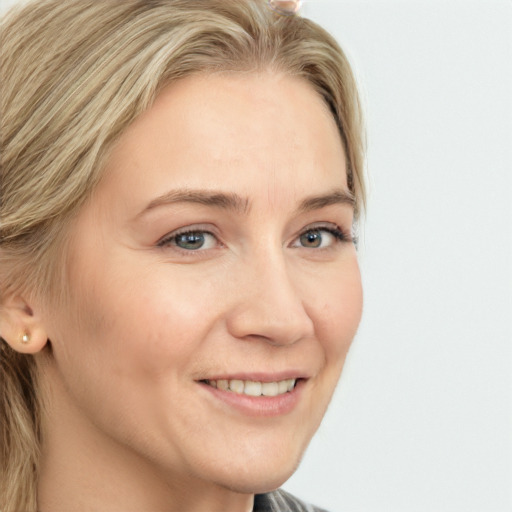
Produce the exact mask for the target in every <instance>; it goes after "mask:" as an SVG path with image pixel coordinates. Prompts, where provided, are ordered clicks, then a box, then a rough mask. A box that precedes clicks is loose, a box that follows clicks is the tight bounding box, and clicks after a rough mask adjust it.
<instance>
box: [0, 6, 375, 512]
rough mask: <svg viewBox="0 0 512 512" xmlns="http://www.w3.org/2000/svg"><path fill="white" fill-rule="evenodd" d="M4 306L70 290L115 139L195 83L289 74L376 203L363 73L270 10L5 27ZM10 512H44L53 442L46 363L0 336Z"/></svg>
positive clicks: (145, 13)
mask: <svg viewBox="0 0 512 512" xmlns="http://www.w3.org/2000/svg"><path fill="white" fill-rule="evenodd" d="M0 30H1V33H0V36H1V43H2V50H1V54H0V66H1V76H2V83H1V91H0V92H1V94H0V98H1V99H0V102H1V103H0V118H1V131H0V137H1V174H0V178H1V182H0V307H1V305H2V301H3V300H5V298H6V297H7V296H9V295H10V294H13V293H15V292H17V291H20V290H25V292H26V293H29V294H34V295H36V296H38V297H45V300H47V301H50V300H55V297H59V296H62V295H63V294H65V292H66V286H65V283H64V282H63V272H62V266H63V265H62V263H63V256H62V254H63V250H62V248H63V246H64V245H65V241H66V233H67V230H66V227H67V226H68V224H69V223H70V222H71V221H72V219H73V216H74V214H75V213H76V212H77V211H78V210H79V208H80V206H81V205H82V204H83V203H84V201H85V200H86V199H87V197H88V196H89V195H90V193H91V191H92V190H93V189H94V187H95V185H96V184H97V182H98V180H99V179H100V178H101V174H102V170H103V168H104V163H105V160H106V158H107V156H108V154H109V150H110V149H111V147H112V145H113V144H114V142H115V141H116V140H117V139H118V138H119V136H120V135H121V134H122V133H123V131H124V130H125V129H126V127H127V126H128V125H129V124H130V123H132V122H133V121H134V119H135V118H136V117H137V116H138V115H139V114H140V113H141V112H143V111H144V110H146V109H148V108H149V107H150V106H151V104H152V102H153V101H154V99H155V97H156V95H157V94H158V92H159V90H160V89H161V88H162V87H164V86H165V85H167V84H169V83H170V82H172V81H175V80H178V79H180V78H182V77H185V76H187V75H191V74H194V73H209V72H216V71H256V70H261V69H270V70H275V71H278V72H281V73H286V74H289V75H294V76H298V77H302V78H303V79H304V80H307V81H308V82H309V83H310V84H312V86H313V87H314V88H315V89H316V90H317V91H318V93H319V94H320V95H321V96H322V97H323V98H324V99H325V101H326V103H327V104H328V106H329V107H330V109H331V111H332V113H333V116H334V118H335V120H336V121H337V124H338V127H339V130H340V135H341V138H342V141H343V144H344V146H345V150H346V154H347V159H348V184H349V188H350V190H351V191H352V192H353V194H354V196H355V198H356V215H357V213H358V212H359V211H360V210H361V207H362V205H363V204H364V197H365V193H364V182H363V152H364V147H363V135H362V123H361V114H360V107H359V100H358V94H357V89H356V85H355V81H354V78H353V76H352V72H351V69H350V66H349V63H348V61H347V59H346V57H345V56H344V54H343V52H342V50H341V49H340V48H339V46H338V45H337V43H336V42H335V40H334V39H333V38H332V37H331V36H330V35H329V34H328V33H326V32H325V31H324V30H323V29H322V28H320V27H319V26H318V25H316V24H315V23H313V22H311V21H309V20H307V19H304V18H301V17H299V16H282V15H280V14H279V13H277V12H274V11H272V10H271V9H270V8H269V6H268V5H267V1H266V0H208V1H201V2H199V1H198V2H191V1H190V0H123V1H116V0H66V1H65V2H63V1H62V0H39V1H37V0H36V1H32V2H30V3H29V4H28V5H27V6H25V7H20V8H17V9H15V10H12V11H11V12H10V13H9V14H8V15H7V16H6V17H5V19H4V20H3V22H2V24H1V26H0ZM0 366H1V368H0V379H1V380H0V419H1V426H0V429H1V433H0V443H1V445H0V455H1V461H0V510H1V511H2V512H14V511H20V510H23V511H27V512H30V511H32V512H33V511H35V510H36V485H37V473H38V450H39V445H40V442H41V435H40V421H39V413H38V409H39V406H38V399H37V393H36V390H37V371H36V365H35V362H34V359H33V357H31V356H27V355H22V354H19V353H17V352H15V351H14V350H13V349H11V348H10V347H9V346H8V345H7V344H6V342H5V341H4V340H1V339H0Z"/></svg>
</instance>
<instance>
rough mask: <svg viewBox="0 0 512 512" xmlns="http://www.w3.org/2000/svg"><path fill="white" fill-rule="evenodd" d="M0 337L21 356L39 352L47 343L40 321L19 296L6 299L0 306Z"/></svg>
mask: <svg viewBox="0 0 512 512" xmlns="http://www.w3.org/2000/svg"><path fill="white" fill-rule="evenodd" d="M0 336H1V337H2V338H3V339H4V340H5V341H6V342H7V343H8V344H9V346H10V347H11V348H13V349H14V350H16V351H17V352H21V353H23V354H35V353H37V352H40V351H41V350H42V349H43V348H44V347H45V345H46V343H47V342H48V336H47V334H46V330H45V328H44V326H43V323H42V319H41V318H39V316H38V314H37V313H34V311H33V309H32V308H31V307H30V305H29V303H28V302H27V301H26V300H25V299H24V298H23V297H21V296H13V297H6V298H5V300H3V302H2V304H0Z"/></svg>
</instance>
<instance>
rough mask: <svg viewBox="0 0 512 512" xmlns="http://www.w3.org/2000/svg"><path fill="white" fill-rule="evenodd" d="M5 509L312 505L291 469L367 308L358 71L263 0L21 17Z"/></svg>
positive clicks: (4, 219)
mask: <svg viewBox="0 0 512 512" xmlns="http://www.w3.org/2000/svg"><path fill="white" fill-rule="evenodd" d="M2 41H3V47H4V48H3V51H2V63H1V65H2V75H3V77H4V80H3V83H2V94H1V97H2V99H1V101H2V104H1V105H2V106H1V109H2V110H1V117H2V170H1V173H2V174H1V179H2V182H1V183H2V186H1V207H0V208H1V209H0V219H1V224H0V236H1V238H0V291H1V296H0V301H1V302H0V303H1V309H0V320H1V328H0V334H1V337H2V342H1V343H2V345H1V347H2V348H1V364H2V372H1V375H2V383H1V384H2V385H1V392H2V400H1V404H2V405H1V407H2V411H1V414H2V420H3V421H2V438H1V439H2V469H1V471H2V474H1V482H2V484H1V485H2V489H1V497H2V499H1V501H0V509H1V510H2V512H13V511H19V510H23V511H35V510H38V511H40V512H53V511H69V510H73V511H82V510H83V511H90V510H105V511H112V510H119V511H121V510H122V511H129V510H133V511H144V510H147V511H160V510H161V511H180V512H183V511H204V510H208V511H215V510H222V511H225V512H229V511H237V512H239V511H249V510H311V508H306V505H305V504H302V503H300V502H299V501H298V500H297V499H295V498H293V497H290V496H289V495H287V494H286V493H284V492H283V491H279V490H277V491H274V490H275V489H278V487H279V486H280V485H281V484H282V483H283V482H284V481H286V479H287V478H288V477H289V476H290V475H291V474H292V473H293V471H294V470H295V468H296V467H297V465H298V464H299V461H300V459H301V456H302V454H303V452H304V450H305V448H306V446H307V444H308V443H309V441H310V439H311V437H312V435H313V434H314V432H315V431H316V429H317V428H318V425H319V423H320V421H321V419H322V417H323V415H324V413H325V410H326V408H327V405H328V403H329V400H330V398H331V396H332V393H333V391H334V388H335V386H336V383H337V381H338V378H339V375H340V372H341V369H342V366H343V362H344V359H345V356H346V353H347V351H348V348H349V346H350V343H351V340H352V338H353V336H354V334H355V332H356V329H357V326H358V323H359V320H360V316H361V302H362V293H361V280H360V275H359V270H358V263H357V257H356V251H355V246H354V239H353V236H352V228H353V225H354V222H355V221H356V220H357V217H358V214H359V212H360V210H361V207H362V204H363V202H364V187H363V180H362V136H361V124H360V113H359V106H358V99H357V91H356V88H355V83H354V80H353V77H352V73H351V70H350V67H349V65H348V63H347V60H346V58H345V57H344V55H343V53H342V51H341V50H340V48H339V47H338V46H337V44H336V43H335V41H334V40H333V39H332V38H331V37H330V36H329V35H328V34H326V33H325V31H323V30H322V29H321V28H319V27H318V26H317V25H315V24H314V23H312V22H310V21H308V20H305V19H302V18H300V17H298V16H294V15H292V16H283V15H281V14H280V13H279V12H277V11H276V10H274V9H272V6H271V5H269V4H268V3H267V2H264V1H261V0H244V1H243V2H240V1H239V0H209V1H208V2H190V1H189V0H154V1H150V2H148V1H146V0H144V1H143V0H126V1H123V2H102V1H101V2H98V1H97V0H70V1H67V2H61V1H60V0H41V1H35V2H32V3H31V4H29V5H28V6H27V7H25V8H24V9H21V10H19V11H18V12H14V13H12V14H11V15H10V16H8V17H7V19H6V20H5V21H4V23H3V26H2Z"/></svg>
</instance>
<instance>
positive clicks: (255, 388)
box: [201, 379, 301, 397]
mask: <svg viewBox="0 0 512 512" xmlns="http://www.w3.org/2000/svg"><path fill="white" fill-rule="evenodd" d="M299 380H301V379H284V380H279V381H274V382H262V381H254V380H239V379H231V380H228V379H218V380H209V379H205V380H202V381H201V382H202V383H203V384H206V385H208V386H211V387H212V388H215V389H219V390H221V391H228V392H232V393H236V394H238V395H246V396H252V397H258V396H266V397H276V396H280V395H285V394H286V393H290V392H292V391H293V390H294V389H295V386H296V385H297V383H298V381H299Z"/></svg>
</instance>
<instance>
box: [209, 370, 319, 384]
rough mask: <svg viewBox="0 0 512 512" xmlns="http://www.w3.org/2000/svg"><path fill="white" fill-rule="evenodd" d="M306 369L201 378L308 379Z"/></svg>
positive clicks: (231, 373)
mask: <svg viewBox="0 0 512 512" xmlns="http://www.w3.org/2000/svg"><path fill="white" fill-rule="evenodd" d="M308 378H309V375H308V374H307V373H306V372H304V371H297V370H284V371H279V372H271V373H270V372H230V373H219V374H214V375H211V376H207V377H203V378H202V379H199V380H203V381H204V380H249V381H253V382H279V381H282V380H287V379H308Z"/></svg>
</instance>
